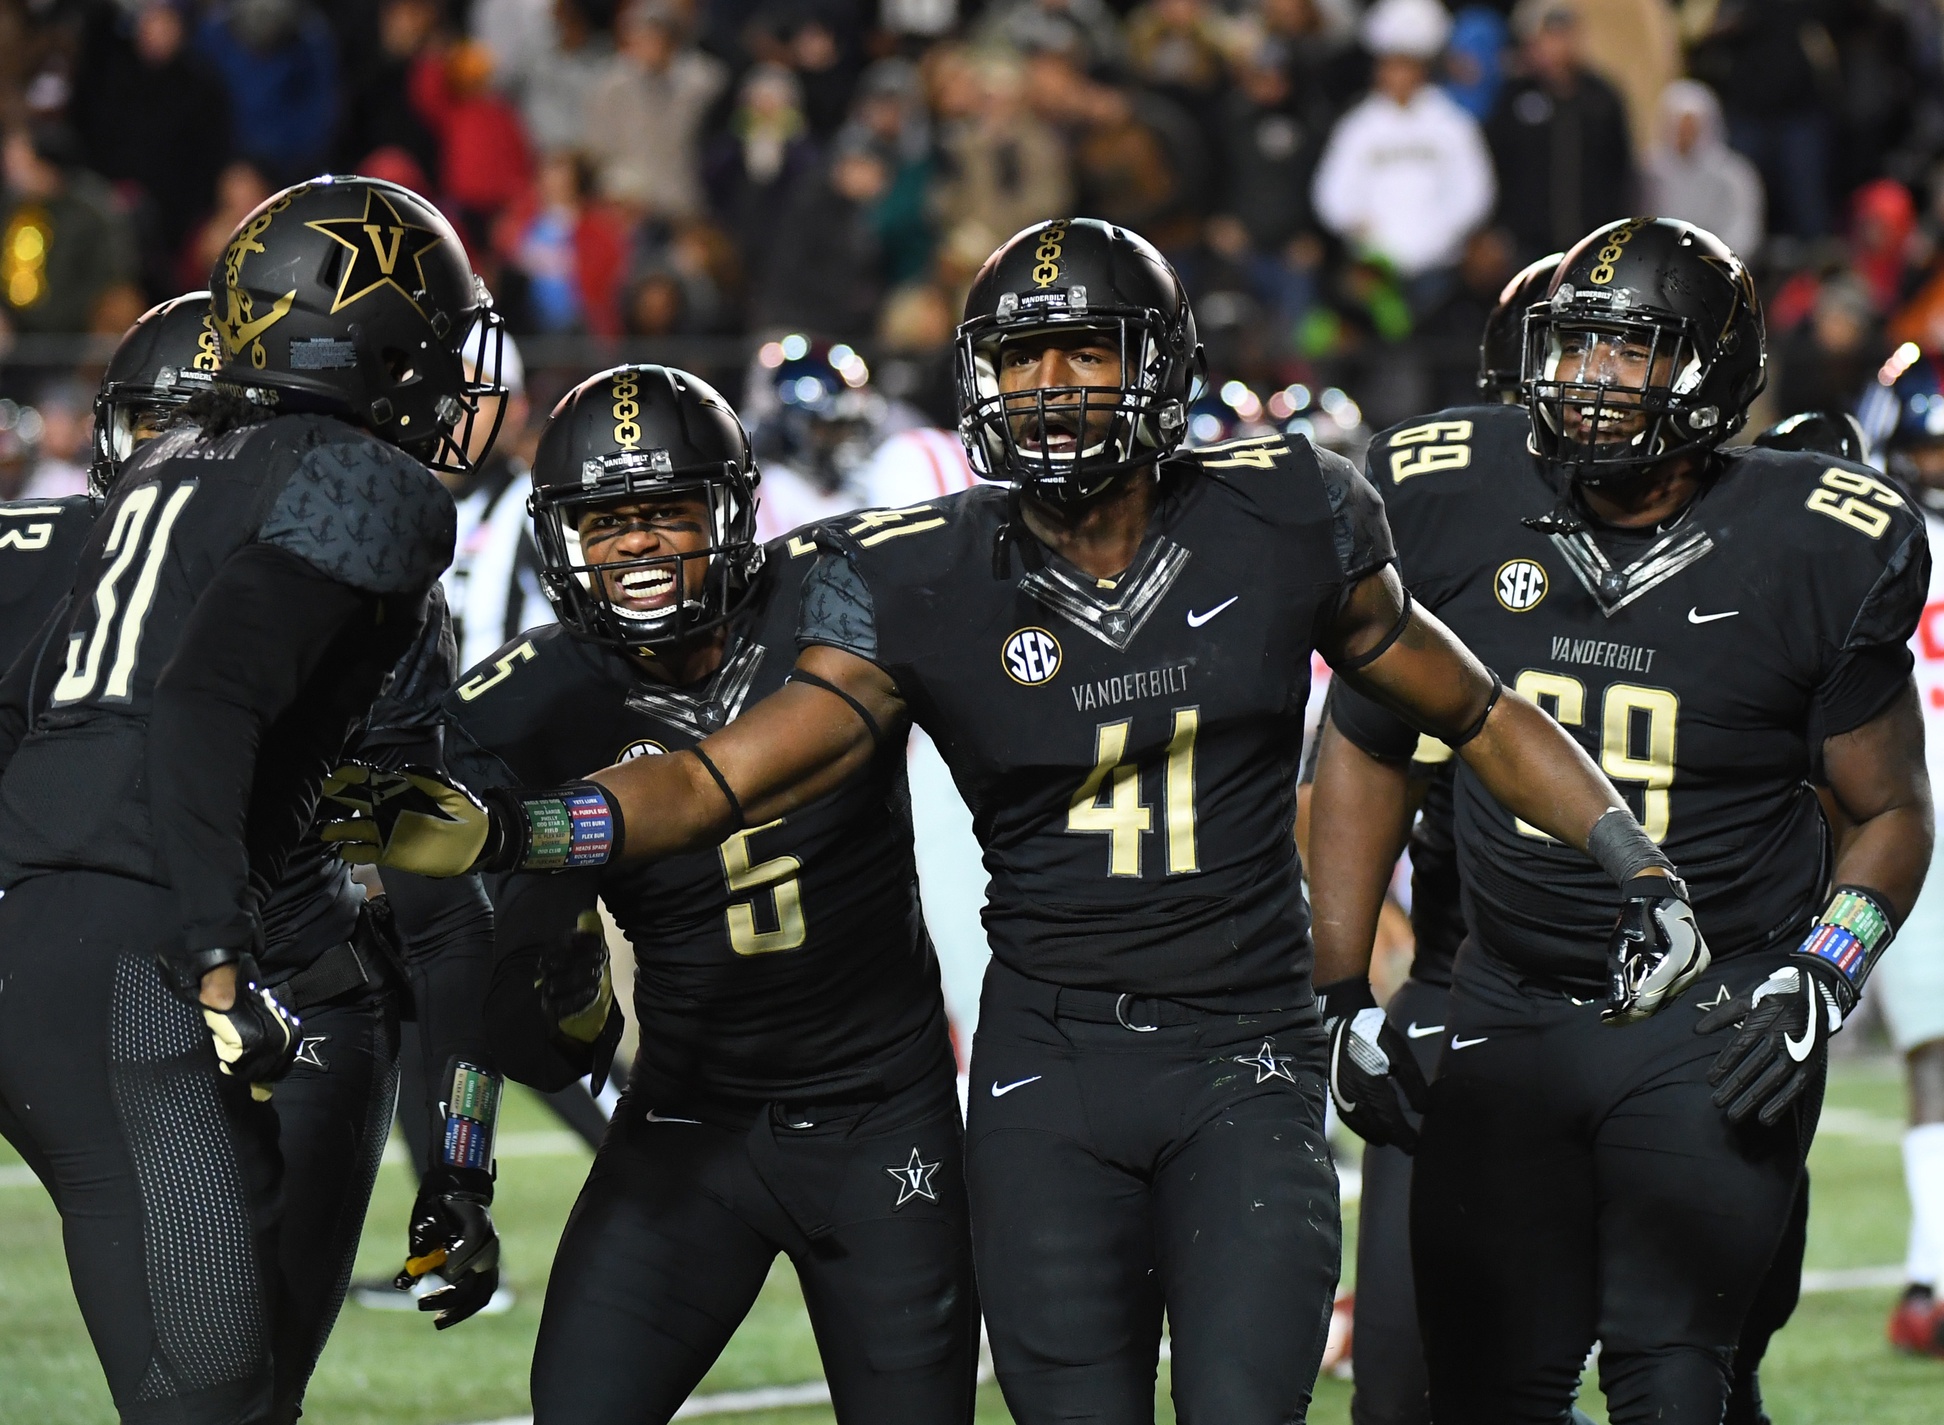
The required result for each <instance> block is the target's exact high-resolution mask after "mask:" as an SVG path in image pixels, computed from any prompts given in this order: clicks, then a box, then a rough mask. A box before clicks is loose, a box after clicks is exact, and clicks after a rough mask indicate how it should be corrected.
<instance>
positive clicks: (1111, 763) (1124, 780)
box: [1067, 708, 1201, 876]
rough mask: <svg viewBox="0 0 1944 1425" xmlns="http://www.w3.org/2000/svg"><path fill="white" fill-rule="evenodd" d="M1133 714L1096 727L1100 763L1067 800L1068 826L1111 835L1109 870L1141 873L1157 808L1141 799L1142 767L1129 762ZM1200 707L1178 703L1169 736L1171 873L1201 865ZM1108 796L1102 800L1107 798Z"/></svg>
mask: <svg viewBox="0 0 1944 1425" xmlns="http://www.w3.org/2000/svg"><path fill="white" fill-rule="evenodd" d="M1132 726H1133V723H1132V720H1131V719H1123V720H1122V721H1120V722H1104V723H1102V724H1101V725H1100V726H1099V727H1097V728H1095V729H1094V767H1093V771H1091V772H1089V773H1088V774H1087V779H1086V780H1085V781H1083V782H1082V783H1081V784H1080V789H1079V790H1078V791H1077V792H1075V793H1074V794H1073V800H1072V802H1070V803H1069V804H1068V806H1067V830H1068V831H1073V832H1080V833H1082V834H1086V835H1093V836H1105V837H1106V838H1107V839H1108V840H1107V874H1108V875H1110V876H1138V875H1140V874H1141V837H1142V835H1143V834H1144V833H1146V832H1149V831H1152V830H1154V809H1153V808H1152V807H1150V806H1149V805H1148V804H1147V803H1146V802H1144V801H1142V800H1141V769H1140V767H1139V765H1138V764H1136V763H1132V762H1123V761H1122V760H1121V759H1122V758H1123V757H1124V756H1125V755H1126V753H1127V733H1128V729H1129V728H1130V727H1132ZM1200 729H1201V709H1200V708H1176V709H1175V711H1174V735H1173V736H1172V737H1170V738H1169V739H1168V751H1167V772H1166V775H1165V776H1164V778H1163V780H1162V795H1163V799H1164V801H1165V803H1166V807H1167V831H1168V874H1169V875H1170V876H1180V875H1185V874H1187V873H1188V872H1190V871H1198V870H1200V869H1201V866H1200V863H1199V862H1198V861H1197V859H1196V856H1195V736H1196V734H1197V733H1198V732H1199V731H1200ZM1103 797H1104V798H1105V800H1102V798H1103Z"/></svg>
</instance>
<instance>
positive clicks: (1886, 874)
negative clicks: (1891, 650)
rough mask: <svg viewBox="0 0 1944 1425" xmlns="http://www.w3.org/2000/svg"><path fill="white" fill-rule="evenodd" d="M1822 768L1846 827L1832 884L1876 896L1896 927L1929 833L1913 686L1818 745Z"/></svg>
mask: <svg viewBox="0 0 1944 1425" xmlns="http://www.w3.org/2000/svg"><path fill="white" fill-rule="evenodd" d="M1823 768H1824V772H1825V774H1826V775H1827V777H1828V779H1829V792H1830V795H1831V796H1832V797H1833V799H1834V800H1835V802H1836V805H1837V807H1838V808H1839V809H1840V810H1841V812H1842V814H1843V816H1844V817H1845V818H1846V819H1847V820H1848V821H1849V822H1850V823H1851V826H1850V828H1849V830H1848V833H1847V834H1846V835H1845V836H1844V838H1843V840H1842V843H1841V849H1840V851H1839V852H1838V854H1837V857H1836V869H1835V875H1834V877H1833V884H1835V885H1839V886H1862V887H1864V888H1865V889H1867V890H1871V891H1874V892H1876V893H1877V894H1878V895H1879V896H1881V897H1882V898H1883V900H1884V901H1885V902H1886V903H1887V904H1888V905H1889V906H1890V908H1891V909H1892V911H1893V912H1894V913H1895V915H1896V918H1897V921H1898V922H1899V923H1901V922H1902V921H1903V918H1904V917H1905V916H1907V915H1909V914H1910V908H1911V906H1913V905H1914V904H1916V901H1917V893H1918V891H1920V890H1922V889H1923V885H1924V873H1925V872H1926V871H1927V870H1929V869H1930V860H1931V839H1932V836H1933V834H1934V828H1933V820H1932V812H1931V789H1930V773H1929V771H1928V769H1927V767H1926V765H1925V761H1924V716H1923V713H1922V711H1921V709H1920V708H1919V705H1918V701H1917V689H1916V685H1915V684H1910V685H1908V686H1906V688H1905V689H1904V691H1903V692H1902V693H1901V694H1899V695H1898V698H1897V700H1896V702H1894V703H1892V704H1891V705H1890V706H1889V707H1888V708H1886V709H1885V710H1884V711H1883V712H1881V713H1879V714H1877V716H1876V717H1874V718H1872V719H1871V720H1870V721H1868V722H1866V723H1864V724H1863V725H1862V726H1861V727H1858V728H1854V729H1852V730H1851V731H1849V732H1845V733H1841V734H1839V735H1838V736H1835V737H1831V738H1827V739H1825V740H1824V742H1823Z"/></svg>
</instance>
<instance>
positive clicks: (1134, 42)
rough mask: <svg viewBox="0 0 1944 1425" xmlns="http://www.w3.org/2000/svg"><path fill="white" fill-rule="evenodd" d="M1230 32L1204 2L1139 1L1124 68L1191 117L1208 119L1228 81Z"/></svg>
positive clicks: (1130, 21) (1132, 18)
mask: <svg viewBox="0 0 1944 1425" xmlns="http://www.w3.org/2000/svg"><path fill="white" fill-rule="evenodd" d="M1229 30H1230V27H1229V26H1227V25H1225V24H1224V22H1223V19H1222V17H1221V16H1220V14H1218V13H1217V12H1216V11H1214V10H1213V9H1212V8H1211V7H1210V6H1209V4H1208V3H1207V0H1143V3H1142V5H1141V6H1140V8H1139V9H1137V10H1135V11H1134V13H1133V14H1131V15H1129V16H1128V17H1127V64H1128V69H1129V71H1130V72H1131V73H1132V74H1133V76H1134V78H1135V79H1137V80H1139V81H1140V82H1141V83H1142V84H1144V85H1146V86H1147V87H1148V88H1149V89H1152V90H1155V91H1156V92H1157V93H1161V94H1165V95H1167V96H1168V97H1169V98H1170V99H1173V100H1174V101H1175V102H1176V103H1177V104H1180V105H1182V106H1183V107H1184V108H1186V109H1187V110H1188V111H1189V112H1190V113H1193V114H1196V115H1203V114H1206V113H1207V112H1208V111H1209V110H1210V109H1211V108H1212V107H1213V105H1214V103H1215V101H1216V99H1217V98H1218V97H1219V95H1220V94H1221V91H1222V88H1223V85H1224V82H1225V81H1226V80H1227V78H1228V57H1229V53H1230V52H1231V50H1232V49H1233V47H1234V38H1233V37H1232V35H1231V34H1230V32H1229Z"/></svg>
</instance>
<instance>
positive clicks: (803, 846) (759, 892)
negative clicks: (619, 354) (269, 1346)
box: [407, 366, 979, 1425]
mask: <svg viewBox="0 0 1944 1425" xmlns="http://www.w3.org/2000/svg"><path fill="white" fill-rule="evenodd" d="M533 475H534V487H535V493H534V498H533V511H534V521H535V534H536V537H537V542H538V546H539V549H540V555H541V561H542V566H543V571H544V576H545V578H546V581H547V588H548V592H549V594H550V595H551V597H552V599H553V602H554V605H555V608H556V609H557V611H558V613H559V616H560V622H559V623H557V624H551V625H548V626H546V627H544V628H537V629H533V630H530V631H528V632H527V633H524V634H522V635H520V636H519V637H518V638H516V639H515V640H514V641H513V642H511V643H509V644H507V645H506V647H505V648H503V649H502V650H500V652H499V653H497V654H496V655H494V656H493V657H491V658H489V659H488V660H487V661H486V662H485V663H483V664H481V665H480V666H479V667H478V668H475V669H473V670H472V671H471V672H470V673H469V674H468V675H467V676H466V677H465V679H464V680H463V681H461V682H460V684H459V685H458V687H457V689H456V690H455V691H454V693H453V694H452V696H451V697H450V698H449V699H448V702H447V710H448V716H449V720H450V728H449V731H448V746H447V755H448V759H449V765H450V766H451V767H452V769H453V770H454V771H455V772H456V773H458V774H459V775H461V776H463V777H465V778H466V779H467V780H468V782H469V783H470V784H471V785H472V786H475V787H482V788H483V787H492V786H518V785H521V784H526V785H541V786H545V785H548V784H552V783H560V782H564V781H569V780H572V779H573V778H575V777H578V776H581V775H584V774H585V773H586V772H587V771H588V770H590V769H592V768H598V767H604V766H607V765H608V764H610V763H615V762H622V761H625V760H627V759H630V758H641V757H646V758H664V759H665V758H666V755H667V754H671V753H679V752H682V751H683V750H684V749H687V748H691V747H693V746H694V745H695V744H696V743H698V742H700V741H701V740H702V739H703V738H704V737H706V736H708V735H709V734H710V733H712V732H714V731H716V730H717V729H719V728H721V727H723V726H725V725H727V724H731V723H733V720H734V719H736V718H737V717H738V716H739V715H740V714H741V713H742V712H743V710H744V709H745V707H748V706H753V705H754V704H755V703H757V702H758V701H760V700H761V699H762V698H763V697H764V696H765V695H766V694H768V693H770V692H773V691H774V690H775V689H777V688H780V687H781V686H782V685H783V682H784V680H785V679H786V678H787V677H789V675H790V670H791V665H792V664H793V663H794V662H795V659H796V630H797V621H798V607H799V602H800V598H801V590H802V586H803V583H804V579H805V576H806V575H808V574H809V573H810V571H811V569H812V568H813V567H814V565H815V563H816V554H817V551H816V545H815V544H814V542H813V541H812V540H811V539H810V538H809V537H808V536H807V535H805V536H796V537H789V538H785V539H780V540H777V541H775V542H773V543H772V544H770V545H769V546H768V547H767V548H765V547H763V546H761V545H758V544H757V543H756V541H755V527H756V500H755V484H756V478H757V477H756V471H755V468H754V466H753V465H752V463H751V459H750V450H749V443H748V440H747V438H746V437H745V435H744V433H743V429H742V426H741V425H740V424H739V423H738V421H737V419H736V415H735V413H734V412H733V411H732V410H731V409H730V408H729V406H728V404H727V403H726V402H725V401H724V400H723V399H722V397H721V396H719V395H718V394H717V393H716V392H715V391H714V390H713V389H711V388H710V387H709V386H708V385H707V384H706V383H704V382H703V381H700V380H698V379H697V378H696V377H694V376H691V375H689V374H688V373H686V372H682V371H675V370H670V369H667V368H664V367H660V366H621V367H616V368H615V369H614V370H612V371H605V372H602V373H601V374H600V375H598V376H594V377H591V378H589V379H588V380H586V381H584V382H582V383H581V385H580V386H578V387H576V388H575V389H574V390H572V391H570V392H568V394H567V395H566V396H565V397H564V398H563V399H562V400H561V402H560V404H559V405H558V406H557V407H556V408H555V410H554V412H553V415H552V417H551V418H550V419H549V421H548V424H547V428H546V430H545V432H544V434H543V435H542V437H541V442H540V450H539V454H538V457H537V458H536V460H535V462H534V471H533ZM904 767H905V764H904V745H903V741H902V739H901V738H899V739H888V740H887V741H886V742H885V743H884V745H883V746H882V747H881V748H880V749H879V750H878V752H877V753H876V754H875V755H874V756H873V757H872V758H871V759H870V761H869V762H868V764H866V765H865V766H863V767H860V768H859V769H858V770H857V772H856V774H855V775H854V776H852V777H850V778H849V779H847V780H846V781H845V782H844V783H843V785H842V786H840V787H838V788H836V789H835V790H833V791H832V792H831V793H830V794H829V795H827V796H825V797H822V798H819V799H817V800H815V801H812V802H810V803H809V804H807V805H804V806H802V807H801V808H799V809H797V810H794V811H792V812H791V813H790V814H789V815H788V816H787V817H771V818H766V819H765V820H763V821H762V822H760V823H757V822H751V823H750V824H749V825H747V826H745V827H742V828H738V829H734V830H733V832H732V834H730V835H729V836H728V838H727V839H726V840H723V841H721V843H720V845H715V844H710V845H708V846H706V847H705V848H700V849H697V850H696V851H694V852H692V853H690V854H687V855H681V856H673V857H670V858H668V859H665V860H661V861H657V862H655V863H653V864H651V865H645V866H637V865H625V866H624V865H621V864H618V863H616V864H611V865H608V866H605V867H602V866H600V865H598V864H596V863H594V862H593V861H592V860H591V859H590V860H589V862H588V864H587V865H586V866H585V867H584V868H582V869H573V870H568V871H565V872H563V873H562V874H560V875H557V876H508V877H504V878H500V879H498V880H497V882H496V884H495V887H494V894H493V900H494V907H495V911H496V921H495V926H494V940H495V949H494V954H495V961H496V966H495V972H494V990H493V995H492V1000H491V1003H490V1019H491V1022H492V1024H493V1026H494V1030H495V1033H494V1048H495V1050H496V1058H497V1062H498V1063H499V1064H500V1065H501V1066H502V1067H504V1068H505V1069H506V1070H507V1071H508V1072H509V1073H510V1074H511V1075H512V1076H513V1077H515V1078H518V1079H521V1080H523V1081H525V1082H527V1083H529V1084H533V1085H534V1086H536V1087H539V1088H542V1089H547V1090H553V1089H559V1088H561V1087H563V1086H565V1085H567V1084H569V1083H572V1082H573V1081H574V1080H575V1079H576V1078H577V1077H580V1076H583V1075H586V1074H589V1073H590V1072H591V1073H595V1074H596V1075H597V1076H604V1074H605V1065H606V1061H607V1059H609V1058H610V1057H612V1054H613V1050H614V1041H615V1040H616V1039H618V1037H619V1031H620V1027H621V1015H620V1011H619V1009H618V1008H615V1007H613V1005H612V998H611V991H610V990H609V989H608V979H607V974H606V960H605V953H604V950H603V948H602V946H601V942H600V938H599V919H598V916H597V915H596V913H595V902H596V899H597V897H598V898H599V899H602V900H605V902H606V903H607V905H608V907H609V909H610V910H611V911H612V912H613V914H614V917H615V919H616V920H617V922H618V923H619V924H620V926H621V928H622V930H623V931H624V933H626V935H627V936H628V939H629V941H630V942H631V943H632V945H633V946H634V950H635V985H634V991H635V1007H636V1018H637V1022H638V1024H639V1026H640V1031H641V1050H640V1054H639V1056H638V1058H637V1060H636V1063H635V1066H634V1070H633V1072H632V1074H631V1075H630V1077H629V1087H628V1091H627V1093H626V1094H625V1096H624V1097H623V1099H622V1102H621V1105H620V1106H619V1107H618V1108H617V1109H616V1111H615V1114H614V1118H613V1122H612V1125H611V1127H610V1129H609V1133H608V1136H607V1139H606V1141H605V1142H604V1143H603V1144H602V1146H601V1149H600V1152H599V1154H598V1155H597V1156H596V1158H595V1162H594V1167H593V1171H592V1173H591V1174H590V1176H589V1178H588V1181H587V1185H586V1187H585V1188H584V1189H583V1190H582V1192H581V1196H580V1201H579V1202H578V1204H577V1205H576V1206H575V1208H574V1213H573V1216H572V1217H571V1219H570V1220H569V1222H568V1226H567V1230H566V1234H565V1235H564V1237H563V1238H562V1239H561V1243H560V1250H559V1255H558V1257H557V1258H556V1260H555V1263H554V1269H553V1274H552V1277H551V1279H550V1280H549V1283H548V1287H547V1303H546V1310H545V1313H544V1315H543V1316H542V1318H541V1324H540V1338H539V1343H538V1345H537V1347H536V1349H535V1353H534V1361H533V1406H534V1417H535V1419H536V1421H538V1422H540V1425H551V1423H552V1422H562V1425H565V1423H566V1422H573V1425H599V1422H622V1421H628V1422H658V1421H665V1420H667V1419H669V1418H670V1417H672V1416H673V1415H674V1413H675V1411H676V1410H677V1408H678V1407H680V1405H681V1404H682V1402H683V1401H684V1400H686V1399H687V1398H688V1395H689V1392H690V1391H691V1390H693V1389H694V1387H695V1385H696V1383H697V1382H698V1381H700V1380H701V1379H702V1377H703V1375H704V1374H705V1373H706V1372H707V1371H708V1369H709V1367H710V1366H711V1365H713V1364H714V1362H715V1360H716V1357H717V1356H718V1355H720V1354H721V1351H722V1348H723V1347H724V1346H725V1345H726V1344H727V1343H728V1340H729V1337H730V1336H731V1334H733V1332H734V1331H735V1329H736V1327H737V1326H738V1325H739V1324H740V1323H741V1322H742V1319H743V1317H744V1316H745V1315H747V1314H748V1312H749V1308H750V1306H751V1305H752V1304H753V1303H754V1302H755V1300H756V1295H757V1292H758V1291H759V1290H760V1289H761V1288H762V1285H763V1281H764V1279H765V1278H766V1277H767V1275H768V1273H769V1269H770V1265H771V1263H772V1262H773V1261H774V1260H775V1258H776V1255H777V1253H778V1252H782V1253H784V1254H786V1255H787V1256H788V1257H789V1258H790V1260H791V1262H792V1263H793V1264H794V1265H795V1267H796V1270H797V1276H798V1279H799V1280H800V1281H801V1283H802V1285H803V1295H804V1299H805V1303H806V1305H807V1306H808V1308H809V1313H810V1320H811V1324H812V1327H813V1328H814V1329H815V1331H816V1336H817V1343H818V1347H819V1349H820V1350H821V1352H822V1355H823V1361H824V1371H825V1376H826V1378H827V1379H828V1381H829V1383H830V1390H831V1397H832V1401H833V1403H834V1405H835V1407H836V1411H837V1418H838V1419H839V1420H842V1421H846V1422H858V1425H905V1422H911V1421H925V1422H938V1425H950V1422H954V1421H958V1422H969V1421H970V1420H971V1418H972V1406H973V1397H974V1393H975V1388H976V1382H977V1373H978V1356H979V1309H978V1299H977V1293H976V1292H975V1290H974V1288H973V1282H972V1245H971V1236H970V1232H969V1229H968V1226H967V1213H966V1205H965V1179H964V1170H963V1163H962V1142H961V1140H962V1130H961V1127H960V1121H959V1106H958V1096H957V1087H956V1066H955V1062H954V1059H953V1055H952V1047H951V1039H950V1034H949V1030H948V1028H947V1023H946V1018H945V1003H944V998H943V995H942V994H941V992H940V988H939V976H938V964H937V961H936V959H935V957H934V956H933V954H932V947H931V942H930V940H929V939H928V938H927V936H926V934H925V927H924V921H923V918H922V916H921V914H920V911H919V905H918V886H917V872H916V868H915V865H914V863H913V860H912V850H911V823H910V808H909V801H908V796H907V793H906V791H905V771H904ZM577 926H578V927H579V929H577ZM407 928H408V930H409V929H410V928H411V927H410V926H409V925H408V927H407ZM536 989H537V991H538V993H536Z"/></svg>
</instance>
